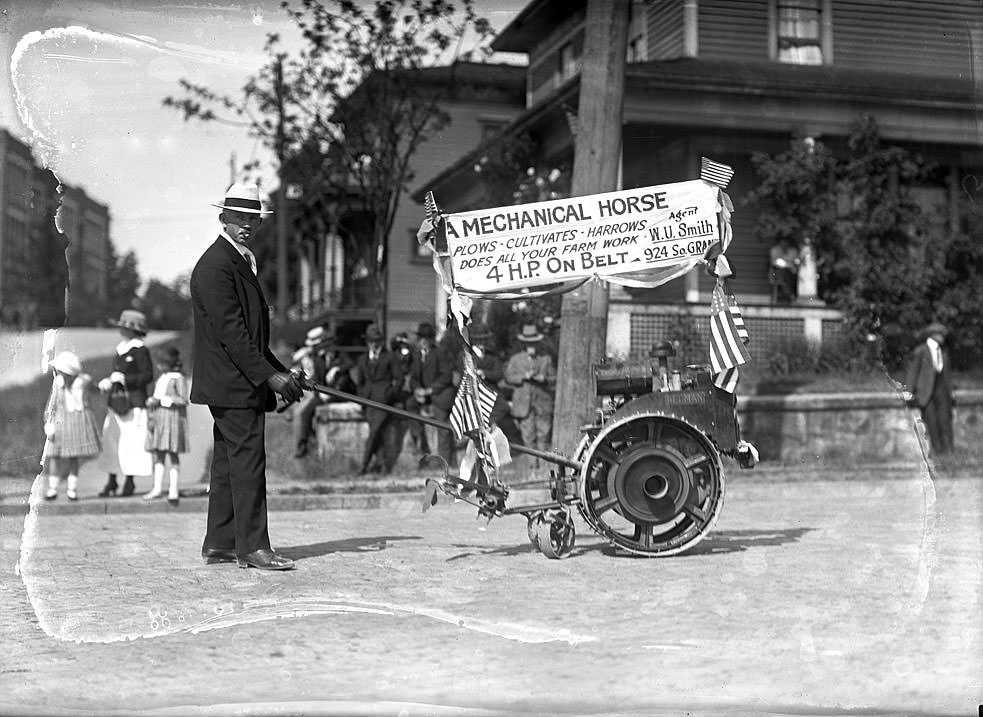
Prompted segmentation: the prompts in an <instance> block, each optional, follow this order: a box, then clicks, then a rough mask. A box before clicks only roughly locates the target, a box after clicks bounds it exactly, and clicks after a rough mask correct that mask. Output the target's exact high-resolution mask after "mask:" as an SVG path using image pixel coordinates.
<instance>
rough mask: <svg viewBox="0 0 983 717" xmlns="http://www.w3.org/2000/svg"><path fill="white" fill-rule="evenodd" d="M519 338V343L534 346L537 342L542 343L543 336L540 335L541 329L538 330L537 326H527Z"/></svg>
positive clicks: (523, 328)
mask: <svg viewBox="0 0 983 717" xmlns="http://www.w3.org/2000/svg"><path fill="white" fill-rule="evenodd" d="M517 338H518V339H519V341H523V342H525V343H528V344H532V343H535V342H537V341H542V340H543V335H542V334H541V333H539V329H537V328H536V325H535V324H525V325H524V326H523V327H522V333H520V334H519V335H518V337H517Z"/></svg>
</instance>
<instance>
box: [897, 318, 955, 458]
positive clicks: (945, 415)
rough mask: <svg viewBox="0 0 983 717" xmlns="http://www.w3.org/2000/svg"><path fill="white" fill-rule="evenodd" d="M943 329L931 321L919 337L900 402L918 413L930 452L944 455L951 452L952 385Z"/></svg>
mask: <svg viewBox="0 0 983 717" xmlns="http://www.w3.org/2000/svg"><path fill="white" fill-rule="evenodd" d="M948 333H949V332H948V330H947V329H946V327H945V326H943V325H942V324H940V323H938V322H937V321H933V322H932V323H930V324H929V325H928V326H926V327H925V328H924V329H922V331H921V332H920V334H919V339H920V341H919V343H918V345H917V346H916V347H915V348H914V349H913V350H912V352H911V357H910V359H909V362H908V376H907V381H906V384H905V385H906V388H907V390H906V391H905V395H904V398H905V400H906V401H908V402H909V403H914V404H915V405H916V406H918V408H919V409H920V410H921V414H922V420H923V421H924V422H925V427H926V428H927V429H928V439H929V442H930V444H931V446H932V452H933V453H935V454H936V455H944V454H946V453H949V452H950V451H951V450H952V446H953V440H952V384H951V383H950V382H949V355H948V352H947V351H945V349H944V348H943V346H944V344H945V339H946V336H947V334H948Z"/></svg>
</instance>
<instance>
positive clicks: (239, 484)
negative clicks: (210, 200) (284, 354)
mask: <svg viewBox="0 0 983 717" xmlns="http://www.w3.org/2000/svg"><path fill="white" fill-rule="evenodd" d="M212 206H215V207H218V208H219V209H221V210H222V211H221V213H220V214H219V217H218V218H219V222H220V223H221V225H222V231H221V233H220V235H219V237H218V238H217V239H216V240H215V242H214V243H212V245H211V246H210V247H208V249H206V250H205V252H204V254H202V256H201V258H200V259H199V260H198V263H197V264H196V265H195V268H194V270H193V271H192V273H191V302H192V307H193V311H194V325H195V329H194V341H195V343H194V366H193V369H192V384H191V402H192V403H200V404H206V405H207V406H208V409H209V411H210V412H211V414H212V418H213V419H214V422H215V423H214V428H213V430H212V435H213V438H214V451H213V454H212V465H211V480H210V484H209V492H208V518H207V524H206V529H205V539H204V541H203V543H202V548H201V555H202V559H204V560H205V562H206V563H218V562H237V563H238V565H239V567H240V568H248V567H254V568H260V569H263V570H289V569H291V568H293V567H294V562H293V561H292V560H290V559H289V558H287V557H285V556H283V555H280V554H279V553H277V552H275V551H274V550H273V549H272V547H271V545H270V536H269V528H268V522H267V508H266V447H265V434H266V415H265V414H266V412H267V411H272V410H273V409H274V408H276V394H279V395H280V396H282V397H283V399H284V400H285V401H286V402H287V403H293V402H294V401H297V400H300V398H301V397H302V396H303V389H302V388H301V386H300V383H299V382H298V381H297V379H296V378H294V376H293V375H292V374H291V373H290V372H289V371H288V370H287V368H286V367H285V366H284V365H283V364H282V363H280V361H279V360H278V359H277V357H276V356H275V355H274V354H273V352H272V351H270V348H269V341H270V310H269V305H268V304H267V303H266V298H265V297H264V296H263V289H262V288H261V287H260V283H259V279H258V278H257V276H256V273H257V267H256V257H255V256H254V255H253V252H252V251H251V250H250V248H249V244H250V243H251V242H252V241H253V240H254V239H255V237H256V231H257V230H258V229H259V226H260V222H261V221H262V218H263V217H264V216H265V215H268V214H272V212H270V211H267V210H265V209H263V207H262V204H261V202H260V198H259V188H258V187H257V186H256V185H254V184H233V185H232V186H231V187H229V189H228V190H227V191H226V194H225V198H224V199H223V201H222V202H221V203H220V204H213V205H212Z"/></svg>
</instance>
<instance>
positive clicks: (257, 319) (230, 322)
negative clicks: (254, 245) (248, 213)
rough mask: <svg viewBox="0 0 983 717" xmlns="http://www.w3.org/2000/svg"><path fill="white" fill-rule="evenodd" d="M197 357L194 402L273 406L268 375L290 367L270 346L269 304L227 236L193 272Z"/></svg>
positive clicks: (192, 400) (194, 366) (246, 264)
mask: <svg viewBox="0 0 983 717" xmlns="http://www.w3.org/2000/svg"><path fill="white" fill-rule="evenodd" d="M191 304H192V309H193V311H194V324H195V328H194V331H195V356H194V365H193V370H192V384H191V402H192V403H205V404H208V405H209V406H220V407H223V408H252V409H256V410H260V411H262V410H267V411H271V410H273V409H274V408H275V407H276V394H275V393H274V392H273V391H272V390H271V389H270V388H269V387H268V386H267V385H266V380H267V379H268V378H269V377H270V376H272V375H273V374H274V373H276V372H277V371H286V368H285V367H284V366H283V364H282V363H280V361H279V359H277V357H276V356H274V355H273V352H272V351H270V349H269V343H270V307H269V305H268V304H267V303H266V298H265V297H264V296H263V289H262V288H261V287H260V285H259V280H258V279H257V278H256V276H255V275H254V274H253V272H252V270H251V269H250V268H249V264H248V262H247V261H246V260H245V259H244V258H243V257H242V255H241V254H239V252H237V251H236V250H235V248H234V247H233V246H232V245H231V244H230V243H229V241H228V240H227V239H226V238H225V237H222V236H220V237H218V239H216V240H215V242H214V243H213V244H212V245H211V246H210V247H208V249H206V250H205V253H204V254H202V255H201V258H200V259H199V260H198V263H197V264H195V268H194V270H193V271H192V272H191Z"/></svg>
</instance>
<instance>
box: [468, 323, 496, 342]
mask: <svg viewBox="0 0 983 717" xmlns="http://www.w3.org/2000/svg"><path fill="white" fill-rule="evenodd" d="M468 336H469V337H470V339H471V340H472V341H487V340H488V339H490V338H491V337H492V332H491V329H489V328H488V325H487V324H475V325H474V326H472V327H471V330H470V331H469V332H468Z"/></svg>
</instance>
